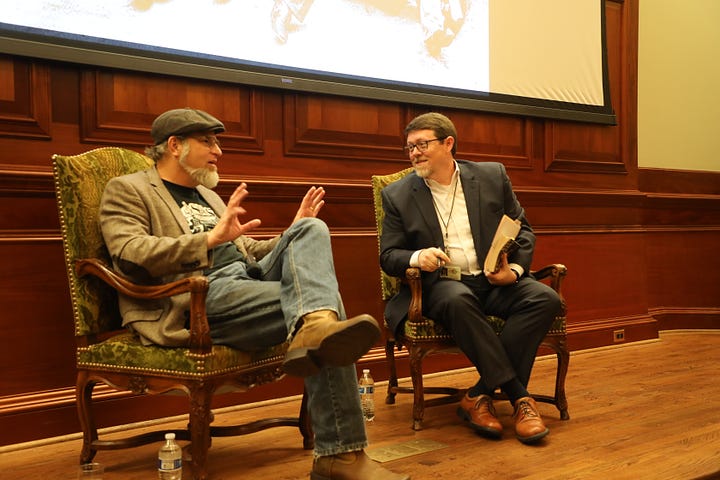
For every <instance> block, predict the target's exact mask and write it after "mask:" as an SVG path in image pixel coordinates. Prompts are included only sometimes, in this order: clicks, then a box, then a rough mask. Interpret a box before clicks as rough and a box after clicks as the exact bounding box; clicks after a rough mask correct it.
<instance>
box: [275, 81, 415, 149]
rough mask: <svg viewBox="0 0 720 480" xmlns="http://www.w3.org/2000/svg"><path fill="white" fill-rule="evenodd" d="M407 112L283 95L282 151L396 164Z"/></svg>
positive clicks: (381, 105)
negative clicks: (385, 161) (387, 161)
mask: <svg viewBox="0 0 720 480" xmlns="http://www.w3.org/2000/svg"><path fill="white" fill-rule="evenodd" d="M407 116H408V114H407V108H406V107H403V106H402V105H398V104H394V103H388V102H380V101H377V102H374V101H370V100H358V99H351V98H342V97H334V96H320V95H313V96H310V95H305V94H299V93H298V94H286V95H284V96H283V139H284V152H285V154H286V155H293V156H313V157H325V158H342V159H344V160H360V161H367V160H368V159H376V160H392V161H397V160H398V158H401V157H402V145H403V144H402V142H403V137H402V135H401V133H402V131H403V129H404V128H405V125H406V123H407Z"/></svg>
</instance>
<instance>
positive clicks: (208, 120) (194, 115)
mask: <svg viewBox="0 0 720 480" xmlns="http://www.w3.org/2000/svg"><path fill="white" fill-rule="evenodd" d="M208 130H212V131H213V132H214V133H220V132H224V131H225V125H223V123H222V122H221V121H220V120H218V119H217V118H215V117H213V116H212V115H210V114H209V113H207V112H203V111H202V110H196V109H194V108H176V109H175V110H168V111H167V112H165V113H162V114H160V115H159V116H158V117H157V118H156V119H155V121H154V122H153V124H152V128H151V129H150V135H152V138H153V140H154V141H155V145H157V144H159V143H162V142H164V141H165V140H167V139H168V137H171V136H173V135H185V134H187V133H193V132H204V131H208Z"/></svg>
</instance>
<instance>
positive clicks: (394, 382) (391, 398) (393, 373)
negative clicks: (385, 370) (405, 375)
mask: <svg viewBox="0 0 720 480" xmlns="http://www.w3.org/2000/svg"><path fill="white" fill-rule="evenodd" d="M385 358H386V359H387V361H388V367H389V369H390V374H389V377H388V387H387V395H386V396H385V403H386V404H387V405H394V404H395V395H396V394H397V386H398V377H397V366H396V365H395V339H392V338H388V339H387V340H386V341H385Z"/></svg>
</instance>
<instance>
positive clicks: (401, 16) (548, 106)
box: [0, 0, 615, 124]
mask: <svg viewBox="0 0 720 480" xmlns="http://www.w3.org/2000/svg"><path fill="white" fill-rule="evenodd" d="M13 3H14V5H13V6H12V8H6V9H4V11H3V14H2V22H1V23H0V53H8V54H15V55H21V56H27V57H33V58H44V59H52V60H62V61H67V62H73V63H80V64H89V65H97V66H105V67H112V68H120V69H129V70H136V71H146V72H153V73H163V74H170V75H179V76H185V77H191V78H203V79H208V80H218V81H223V82H234V83H238V84H245V85H255V86H263V87H271V88H278V89H287V90H296V91H303V92H314V93H324V94H333V95H345V96H351V97H361V98H370V99H378V100H387V101H393V102H404V103H410V104H416V105H428V106H438V107H452V108H462V109H471V110H480V111H489V112H498V113H507V114H516V115H528V116H536V117H546V118H553V119H561V120H573V121H585V122H595V123H601V124H615V115H614V112H613V110H612V106H611V103H610V94H609V87H608V72H607V61H606V51H605V28H604V2H603V1H602V0H274V1H273V0H102V1H97V0H23V1H15V2H13Z"/></svg>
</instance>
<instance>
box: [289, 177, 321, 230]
mask: <svg viewBox="0 0 720 480" xmlns="http://www.w3.org/2000/svg"><path fill="white" fill-rule="evenodd" d="M324 196H325V189H324V188H323V187H315V186H313V187H310V189H309V190H308V191H307V193H306V194H305V196H304V197H303V199H302V202H300V208H298V211H297V213H296V214H295V218H294V219H293V223H295V222H297V221H298V220H300V219H301V218H305V217H317V215H318V213H319V212H320V209H321V208H322V207H323V205H325V200H323V197H324Z"/></svg>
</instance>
